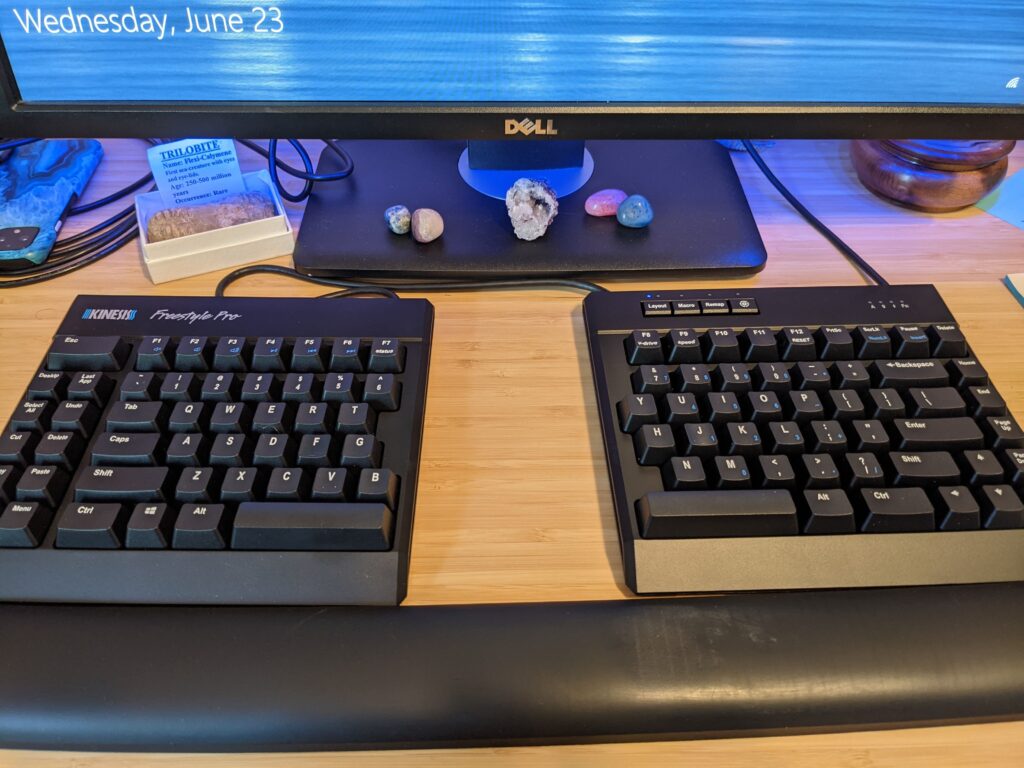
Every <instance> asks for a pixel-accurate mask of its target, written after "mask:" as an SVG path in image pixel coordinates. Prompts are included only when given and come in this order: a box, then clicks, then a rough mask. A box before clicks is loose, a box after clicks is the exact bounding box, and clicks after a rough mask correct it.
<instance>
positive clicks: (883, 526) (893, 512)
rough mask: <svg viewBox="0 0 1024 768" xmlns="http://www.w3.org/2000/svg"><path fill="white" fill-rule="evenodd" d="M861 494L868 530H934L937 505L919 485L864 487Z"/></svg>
mask: <svg viewBox="0 0 1024 768" xmlns="http://www.w3.org/2000/svg"><path fill="white" fill-rule="evenodd" d="M860 498H861V501H862V503H863V506H864V511H865V514H864V521H863V523H862V524H861V530H862V531H864V532H865V533H908V532H913V531H934V530H935V507H933V506H932V503H931V502H930V501H929V500H928V496H927V495H926V494H925V492H924V491H923V490H922V489H920V488H863V489H862V490H861V491H860Z"/></svg>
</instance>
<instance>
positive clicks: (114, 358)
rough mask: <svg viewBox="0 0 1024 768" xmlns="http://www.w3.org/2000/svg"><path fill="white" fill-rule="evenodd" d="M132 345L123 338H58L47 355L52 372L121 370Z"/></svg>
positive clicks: (47, 363) (47, 364)
mask: <svg viewBox="0 0 1024 768" xmlns="http://www.w3.org/2000/svg"><path fill="white" fill-rule="evenodd" d="M130 352H131V345H129V344H126V343H125V342H124V341H123V340H122V339H121V337H120V336H58V337H56V338H55V339H54V340H53V343H52V344H51V345H50V350H49V352H47V353H46V367H47V369H49V370H51V371H108V372H111V371H119V370H121V368H123V367H124V364H125V361H126V360H127V359H128V354H129V353H130Z"/></svg>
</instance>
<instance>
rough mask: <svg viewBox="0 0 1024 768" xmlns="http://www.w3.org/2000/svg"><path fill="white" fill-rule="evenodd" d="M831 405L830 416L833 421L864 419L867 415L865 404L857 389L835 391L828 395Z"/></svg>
mask: <svg viewBox="0 0 1024 768" xmlns="http://www.w3.org/2000/svg"><path fill="white" fill-rule="evenodd" d="M828 396H829V401H830V403H831V406H832V407H831V412H830V413H829V415H830V416H831V417H832V418H833V419H863V418H864V416H865V415H866V410H865V408H864V402H863V401H862V400H861V399H860V395H858V394H857V390H855V389H833V390H831V391H830V392H829V393H828Z"/></svg>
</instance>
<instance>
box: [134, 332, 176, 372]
mask: <svg viewBox="0 0 1024 768" xmlns="http://www.w3.org/2000/svg"><path fill="white" fill-rule="evenodd" d="M170 354H171V338H170V336H146V337H145V338H144V339H143V340H142V343H141V344H139V353H138V354H137V355H136V356H135V370H136V371H169V370H171V363H170V358H169V355H170Z"/></svg>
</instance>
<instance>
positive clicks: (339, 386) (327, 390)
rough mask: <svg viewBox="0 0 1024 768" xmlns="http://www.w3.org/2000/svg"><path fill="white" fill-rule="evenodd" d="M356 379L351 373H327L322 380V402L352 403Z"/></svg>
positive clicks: (354, 396)
mask: <svg viewBox="0 0 1024 768" xmlns="http://www.w3.org/2000/svg"><path fill="white" fill-rule="evenodd" d="M357 399H358V398H357V397H356V378H355V376H353V375H352V374H351V373H329V374H327V378H326V379H324V400H325V401H326V402H328V403H354V402H355V401H356V400H357Z"/></svg>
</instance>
